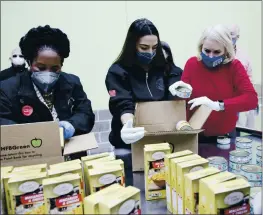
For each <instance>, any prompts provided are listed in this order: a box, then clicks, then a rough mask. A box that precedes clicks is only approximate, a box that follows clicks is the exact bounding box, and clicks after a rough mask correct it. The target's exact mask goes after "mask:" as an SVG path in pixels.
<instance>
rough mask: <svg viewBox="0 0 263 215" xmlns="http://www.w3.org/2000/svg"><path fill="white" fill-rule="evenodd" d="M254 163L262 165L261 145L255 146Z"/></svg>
mask: <svg viewBox="0 0 263 215" xmlns="http://www.w3.org/2000/svg"><path fill="white" fill-rule="evenodd" d="M256 163H257V165H258V166H261V167H262V146H258V147H257V155H256Z"/></svg>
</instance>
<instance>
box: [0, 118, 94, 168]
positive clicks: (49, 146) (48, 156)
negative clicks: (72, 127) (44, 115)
mask: <svg viewBox="0 0 263 215" xmlns="http://www.w3.org/2000/svg"><path fill="white" fill-rule="evenodd" d="M0 128H1V137H0V140H1V142H0V143H1V156H0V160H1V166H23V165H32V164H41V163H47V164H49V165H50V164H54V163H58V162H63V161H64V157H63V156H66V155H70V154H74V153H77V152H81V151H86V150H89V149H94V148H97V147H98V144H97V141H96V139H95V135H94V133H89V134H84V135H79V136H75V137H72V138H71V139H70V140H68V141H65V143H64V138H63V130H62V129H60V128H59V125H58V123H57V122H39V123H28V124H16V125H4V126H1V127H0ZM62 151H63V152H62Z"/></svg>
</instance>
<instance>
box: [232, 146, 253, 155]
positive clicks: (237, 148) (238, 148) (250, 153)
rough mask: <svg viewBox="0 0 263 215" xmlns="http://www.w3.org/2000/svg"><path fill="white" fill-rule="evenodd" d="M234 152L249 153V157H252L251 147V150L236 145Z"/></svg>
mask: <svg viewBox="0 0 263 215" xmlns="http://www.w3.org/2000/svg"><path fill="white" fill-rule="evenodd" d="M236 150H244V151H246V152H248V153H249V156H251V157H252V147H251V148H240V147H238V146H237V145H236Z"/></svg>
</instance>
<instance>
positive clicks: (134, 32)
mask: <svg viewBox="0 0 263 215" xmlns="http://www.w3.org/2000/svg"><path fill="white" fill-rule="evenodd" d="M146 35H155V36H157V38H158V46H157V49H156V56H155V57H154V59H153V61H152V62H151V64H152V65H154V66H158V67H165V58H164V55H163V52H162V45H161V42H160V37H159V32H158V30H157V28H156V27H155V25H154V24H153V23H152V22H151V21H150V20H148V19H137V20H135V21H134V22H133V23H132V24H131V25H130V27H129V30H128V33H127V36H126V39H125V42H124V45H123V48H122V51H121V53H120V54H119V57H118V58H117V60H116V61H115V62H114V64H115V63H118V64H120V65H122V66H127V67H130V66H132V65H133V64H135V63H136V62H137V61H136V52H137V50H136V43H137V42H138V40H139V39H140V38H141V37H143V36H146Z"/></svg>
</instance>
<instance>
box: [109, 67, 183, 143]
mask: <svg viewBox="0 0 263 215" xmlns="http://www.w3.org/2000/svg"><path fill="white" fill-rule="evenodd" d="M181 75H182V69H180V68H179V67H177V66H172V69H171V70H170V72H169V73H168V74H167V73H165V71H164V69H162V68H151V69H150V70H149V71H148V72H146V71H145V70H143V69H142V68H141V67H140V66H138V65H133V66H132V67H127V68H124V67H122V66H120V65H119V64H113V65H112V66H111V67H110V69H109V71H108V73H107V76H106V80H105V84H106V87H107V90H108V92H109V94H110V100H109V109H110V112H111V114H112V116H113V119H112V122H111V133H110V135H109V140H110V142H111V144H112V145H114V146H115V147H116V148H129V147H130V146H129V145H126V144H125V143H124V142H123V141H122V140H121V137H120V131H121V129H122V122H121V120H120V118H121V116H122V115H123V114H124V113H131V114H134V111H135V104H136V103H137V102H146V101H167V100H173V99H176V97H173V96H172V95H171V93H170V92H169V89H168V88H169V86H170V85H172V84H174V83H175V82H177V81H180V80H181Z"/></svg>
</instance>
